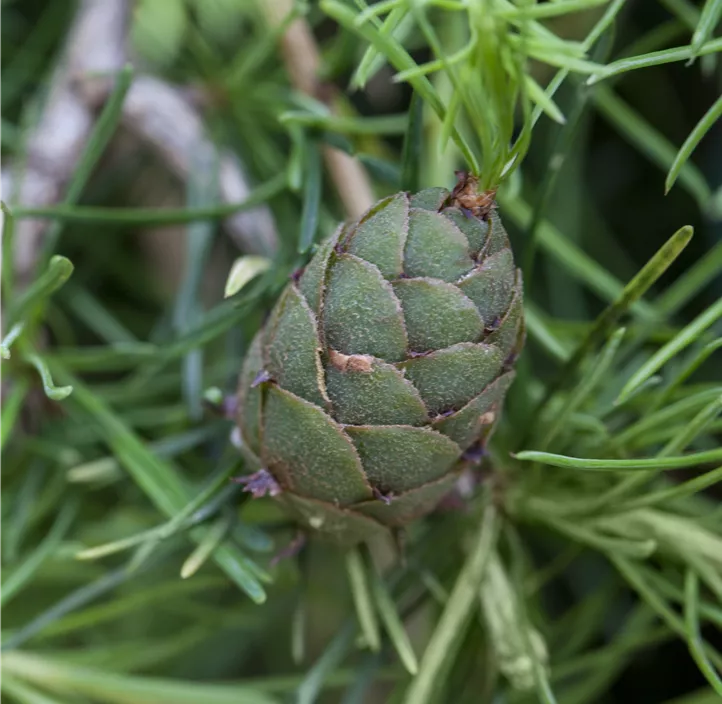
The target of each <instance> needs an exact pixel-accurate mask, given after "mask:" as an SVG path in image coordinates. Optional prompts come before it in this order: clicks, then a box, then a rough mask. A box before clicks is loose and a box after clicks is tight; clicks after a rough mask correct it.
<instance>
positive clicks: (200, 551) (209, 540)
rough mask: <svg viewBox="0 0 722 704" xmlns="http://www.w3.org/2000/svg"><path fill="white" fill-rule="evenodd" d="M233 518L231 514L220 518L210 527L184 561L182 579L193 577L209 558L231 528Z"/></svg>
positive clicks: (181, 572)
mask: <svg viewBox="0 0 722 704" xmlns="http://www.w3.org/2000/svg"><path fill="white" fill-rule="evenodd" d="M232 520H233V516H232V515H231V514H229V515H228V516H224V517H223V518H220V519H218V520H217V521H216V522H215V523H214V524H213V525H212V526H211V527H210V528H209V530H208V531H207V532H206V534H205V535H204V536H203V539H202V540H201V541H200V542H199V543H198V545H197V546H196V548H195V550H193V552H192V553H191V554H190V555H189V556H188V557H187V558H186V560H185V562H184V563H183V566H182V567H181V571H180V576H181V578H182V579H188V577H192V576H193V575H194V574H195V573H196V572H198V570H199V569H200V568H201V567H202V566H203V565H204V564H205V563H206V562H207V561H208V558H209V557H210V556H211V554H212V553H213V551H214V550H215V549H216V548H217V547H218V545H219V544H220V542H221V540H223V538H224V537H225V536H226V534H227V533H228V531H229V530H230V527H231V522H232Z"/></svg>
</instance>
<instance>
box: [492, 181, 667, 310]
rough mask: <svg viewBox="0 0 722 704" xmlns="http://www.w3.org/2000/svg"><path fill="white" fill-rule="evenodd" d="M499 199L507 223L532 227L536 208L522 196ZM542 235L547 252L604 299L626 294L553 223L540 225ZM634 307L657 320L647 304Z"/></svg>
mask: <svg viewBox="0 0 722 704" xmlns="http://www.w3.org/2000/svg"><path fill="white" fill-rule="evenodd" d="M498 200H499V202H500V204H501V206H502V208H503V211H502V212H503V213H504V218H505V219H506V220H509V221H510V222H513V223H514V224H515V225H516V226H517V227H519V228H520V229H527V228H528V227H529V224H530V223H531V219H532V208H531V206H530V205H529V204H528V203H527V202H526V201H524V200H522V199H521V198H519V197H510V196H509V195H508V194H505V193H503V192H500V193H499V196H498ZM538 236H539V245H540V247H541V248H542V249H543V250H545V251H546V252H547V253H548V254H549V255H550V256H551V257H553V258H554V259H555V261H556V262H557V263H558V264H559V265H560V266H562V267H563V268H564V269H565V271H567V272H568V273H569V275H570V276H572V277H574V278H575V279H576V280H578V281H580V282H582V283H583V284H585V285H586V286H588V287H589V289H590V290H591V291H594V293H596V294H597V295H599V296H600V297H601V298H602V299H604V300H609V301H613V300H615V299H616V298H618V297H619V296H620V295H621V294H622V292H623V290H624V285H623V284H622V282H621V281H619V279H617V278H616V277H615V276H613V275H612V274H610V273H609V272H608V271H607V270H606V269H605V268H604V267H603V266H601V265H600V264H598V263H597V262H596V261H595V260H594V259H592V257H590V256H589V255H588V254H586V253H585V252H583V251H582V250H581V249H579V247H577V245H575V244H574V243H573V242H571V241H570V240H568V239H567V238H565V237H564V235H563V234H562V233H561V232H559V230H558V229H557V228H555V227H554V226H553V225H552V224H551V223H549V222H547V221H544V222H542V223H540V225H539V235H538ZM632 308H633V310H635V311H637V312H639V313H641V314H642V315H644V316H645V317H649V318H656V317H657V315H656V312H655V310H654V308H653V307H652V306H650V305H649V304H647V303H645V302H644V301H637V303H636V304H635V305H634V306H632Z"/></svg>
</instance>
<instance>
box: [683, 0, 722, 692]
mask: <svg viewBox="0 0 722 704" xmlns="http://www.w3.org/2000/svg"><path fill="white" fill-rule="evenodd" d="M708 4H709V3H708ZM684 624H685V627H686V629H687V643H688V644H689V651H690V653H691V655H692V657H693V658H694V661H695V663H697V667H698V668H699V670H700V672H701V673H702V674H703V675H704V676H705V678H706V679H707V682H709V684H710V686H711V687H712V688H713V689H714V691H715V692H717V695H718V696H719V697H722V679H720V676H719V675H718V674H717V672H715V669H714V665H712V663H711V662H710V661H709V658H708V657H707V653H706V652H705V647H704V641H703V640H702V634H701V632H700V625H699V582H698V579H697V575H696V574H695V573H694V571H693V570H691V569H688V570H687V572H686V574H685V579H684Z"/></svg>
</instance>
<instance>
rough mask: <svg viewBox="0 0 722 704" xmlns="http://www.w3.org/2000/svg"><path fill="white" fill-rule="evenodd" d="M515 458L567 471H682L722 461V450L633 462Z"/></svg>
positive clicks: (539, 455) (535, 455)
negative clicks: (684, 468) (686, 468)
mask: <svg viewBox="0 0 722 704" xmlns="http://www.w3.org/2000/svg"><path fill="white" fill-rule="evenodd" d="M514 456H515V457H516V459H518V460H521V461H523V462H540V463H541V464H547V465H551V466H552V467H563V468H565V469H581V470H590V471H605V472H624V471H633V470H649V469H657V470H662V469H681V468H683V467H695V466H697V465H700V464H705V463H707V462H710V463H712V462H719V461H721V460H722V449H716V450H705V451H703V452H695V453H692V454H689V455H683V456H681V457H659V458H655V457H650V458H647V459H632V460H615V459H585V458H583V457H566V456H565V455H555V454H552V453H549V452H537V451H535V450H526V451H524V452H519V453H517V454H516V455H514Z"/></svg>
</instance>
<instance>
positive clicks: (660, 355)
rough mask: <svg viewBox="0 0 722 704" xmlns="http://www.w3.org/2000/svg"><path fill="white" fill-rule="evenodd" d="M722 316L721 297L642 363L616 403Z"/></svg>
mask: <svg viewBox="0 0 722 704" xmlns="http://www.w3.org/2000/svg"><path fill="white" fill-rule="evenodd" d="M720 317H722V298H721V299H719V300H718V301H717V302H716V303H713V304H712V305H711V306H710V307H709V308H708V309H707V310H706V311H704V313H702V314H700V315H699V316H697V317H696V318H695V319H694V320H693V321H692V322H691V323H690V324H689V325H686V326H685V327H684V328H683V329H682V330H680V332H679V333H678V334H677V335H676V336H675V337H674V339H672V340H670V341H669V342H668V343H667V344H666V345H664V346H663V347H662V348H660V349H659V350H658V351H657V352H656V353H655V354H653V355H652V357H651V358H650V359H649V360H648V361H647V362H646V363H645V364H643V365H642V366H641V367H640V368H639V369H638V370H637V371H636V372H635V373H634V374H633V375H632V378H631V379H629V381H627V383H626V384H625V385H624V388H623V389H622V391H621V392H620V394H619V396H618V397H617V401H616V403H623V402H624V401H625V399H626V398H628V397H629V395H630V394H631V393H632V392H633V391H634V390H635V389H636V388H638V387H639V386H640V385H641V384H643V383H644V382H645V381H646V380H647V379H649V377H651V376H652V375H653V374H655V373H656V372H657V371H658V370H659V369H661V368H662V367H663V366H664V365H665V364H666V363H667V362H669V360H670V359H672V358H673V357H675V356H676V355H677V354H679V353H680V352H681V351H682V350H683V349H685V347H688V346H689V345H691V344H692V343H693V342H694V341H695V340H697V339H698V338H699V336H700V335H701V334H702V333H703V332H704V331H705V330H706V329H707V328H708V327H710V325H713V324H714V323H715V322H716V321H717V320H718V319H719V318H720Z"/></svg>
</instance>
